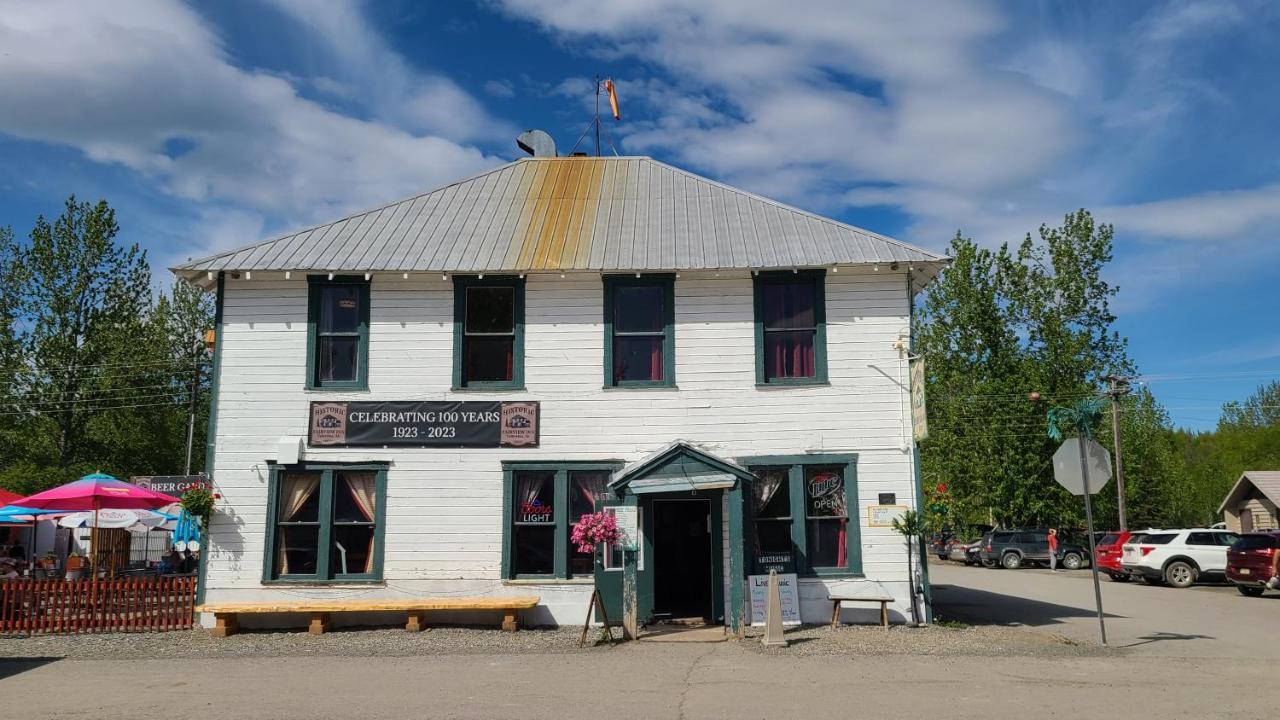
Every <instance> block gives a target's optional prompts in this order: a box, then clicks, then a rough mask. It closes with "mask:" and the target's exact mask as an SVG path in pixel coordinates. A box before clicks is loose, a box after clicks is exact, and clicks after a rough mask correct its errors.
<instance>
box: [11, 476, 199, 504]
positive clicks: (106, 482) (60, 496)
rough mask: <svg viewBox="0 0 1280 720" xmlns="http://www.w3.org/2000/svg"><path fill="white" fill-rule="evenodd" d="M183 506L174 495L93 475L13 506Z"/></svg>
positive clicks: (17, 502)
mask: <svg viewBox="0 0 1280 720" xmlns="http://www.w3.org/2000/svg"><path fill="white" fill-rule="evenodd" d="M176 502H182V501H181V500H180V499H178V498H176V497H173V496H172V495H165V494H164V493H159V492H156V491H154V490H148V489H146V488H141V487H138V486H137V485H130V484H129V483H127V482H121V481H120V480H117V479H115V478H113V477H111V476H110V475H106V474H103V473H93V474H92V475H85V476H84V477H82V478H80V479H79V480H75V481H73V482H69V483H67V484H66V485H59V486H58V487H56V488H53V489H52V490H45V491H44V492H38V493H36V494H35V495H32V496H31V497H25V498H21V499H19V500H16V501H14V502H12V503H10V504H11V505H21V506H22V507H29V508H38V509H41V510H65V511H67V512H75V511H77V510H101V509H103V508H116V509H122V510H155V509H156V508H161V507H164V506H165V505H172V504H173V503H176Z"/></svg>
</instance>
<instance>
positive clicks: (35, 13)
mask: <svg viewBox="0 0 1280 720" xmlns="http://www.w3.org/2000/svg"><path fill="white" fill-rule="evenodd" d="M1277 36H1280V5H1277V4H1275V3H1272V2H1268V1H1267V0H1198V1H1197V0H1192V1H1182V2H1168V3H1114V2H1093V3H1090V2H1072V3H1049V2H1044V3H1035V2H1009V3H989V2H955V1H952V0H938V1H937V2H913V3H898V2H866V3H863V2H857V3H855V2H847V1H844V0H823V1H817V0H815V1H813V2H802V1H796V2H788V3H777V2H770V1H766V0H703V1H701V2H682V1H680V0H631V1H630V2H613V3H602V2H591V1H589V0H491V1H488V2H476V3H472V2H464V1H462V0H458V1H453V2H443V1H442V2H436V3H432V4H430V5H428V4H426V3H418V2H407V1H406V2H372V1H370V2H358V1H356V0H325V1H324V2H320V1H315V2H312V1H309V0H227V1H224V2H219V3H201V4H198V5H197V4H184V3H181V2H177V1H176V0H130V1H128V2H123V3H81V2H61V1H59V0H47V1H43V2H39V3H31V2H21V1H19V0H0V87H3V88H4V98H3V102H0V160H2V161H0V224H7V225H12V226H13V227H14V229H15V231H16V232H17V233H19V234H23V233H25V232H26V231H27V230H28V229H29V228H30V225H31V221H32V219H33V218H34V217H35V216H36V215H37V214H40V213H45V214H55V213H57V212H58V210H59V208H60V205H61V202H62V200H63V198H65V196H66V195H67V194H69V193H72V192H74V193H76V194H77V195H79V196H81V197H83V198H92V199H96V198H99V197H102V198H106V199H108V200H109V201H110V202H111V203H112V204H113V205H114V206H115V207H116V208H117V209H118V211H119V217H120V220H121V224H122V225H123V228H124V235H125V238H126V239H127V240H130V241H137V242H139V243H141V244H142V245H144V246H145V247H146V248H148V250H149V252H150V254H151V257H152V260H153V263H154V264H156V265H157V266H161V265H167V264H171V263H173V262H175V261H179V260H182V259H184V258H186V257H192V256H199V255H202V254H206V253H208V252H211V251H214V250H220V249H225V248H229V247H234V246H237V245H241V244H246V243H249V242H252V241H254V240H257V239H260V238H261V237H264V236H266V235H269V234H271V233H274V232H277V231H280V230H284V229H287V228H289V227H294V226H298V225H302V224H305V223H311V222H316V221H321V220H325V219H330V218H332V217H334V216H336V215H339V214H341V213H344V212H345V211H348V210H352V209H357V208H360V207H366V206H372V205H376V204H381V203H384V202H386V201H389V200H392V199H395V198H398V197H402V196H405V195H408V194H411V193H413V192H417V191H420V190H423V189H426V188H429V187H432V186H434V185H437V184H440V183H443V182H447V181H449V180H452V179H456V178H458V177H461V176H464V175H467V174H470V173H473V172H476V171H479V170H483V169H485V168H487V167H491V166H494V165H496V164H498V163H501V162H504V161H507V160H510V159H513V158H515V157H517V156H518V155H519V154H520V153H519V151H518V150H517V149H516V148H515V146H514V143H513V140H512V138H513V137H514V135H515V133H516V132H518V131H519V130H520V129H523V128H526V127H540V128H544V129H546V130H548V131H550V132H551V133H552V134H553V135H554V136H555V137H556V140H557V141H558V142H559V144H560V146H561V148H562V150H567V149H568V147H569V146H571V145H572V144H573V142H574V140H575V139H576V138H577V137H578V136H579V134H580V133H581V132H582V130H583V129H584V127H585V125H586V122H587V120H588V119H589V106H590V103H591V101H592V100H591V87H592V85H591V80H590V78H591V77H592V76H593V75H594V74H596V73H599V74H602V75H608V76H612V77H613V78H615V79H616V80H617V81H618V86H619V94H620V97H621V102H622V109H623V114H624V119H623V122H621V123H618V124H617V125H613V124H612V123H611V124H610V127H611V129H612V132H613V135H614V141H615V144H616V145H617V147H618V150H619V151H620V152H621V153H623V154H646V155H653V156H655V157H658V158H660V159H662V160H665V161H667V162H671V163H673V164H676V165H680V166H683V167H686V168H689V169H691V170H693V171H696V172H700V173H703V174H706V175H709V176H711V177H715V178H717V179H721V180H724V181H726V182H729V183H732V184H735V185H739V186H742V187H746V188H748V189H751V190H754V191H757V192H760V193H763V194H766V195H770V196H773V197H776V198H778V199H780V200H784V201H787V202H790V203H793V204H796V205H799V206H801V207H805V208H808V209H812V210H814V211H817V212H821V213H824V214H827V215H830V216H832V217H836V218H839V219H842V220H845V221H847V222H851V223H853V224H856V225H860V226H863V227H867V228H869V229H872V230H876V231H879V232H883V233H886V234H890V235H894V236H897V237H900V238H902V239H904V240H907V241H910V242H913V243H916V244H919V245H923V246H926V247H931V248H941V247H943V246H945V244H946V243H947V241H948V240H949V239H950V237H951V236H952V235H953V234H954V233H955V231H956V230H957V229H959V230H962V231H963V232H964V233H965V234H966V235H968V236H971V237H973V238H975V239H976V240H978V241H979V242H981V243H983V244H985V245H990V246H995V245H998V244H999V243H1001V242H1004V241H1014V242H1016V241H1017V240H1018V239H1020V238H1021V236H1022V235H1023V234H1025V233H1026V232H1029V231H1034V230H1035V228H1037V227H1038V226H1039V224H1040V223H1042V222H1048V223H1054V222H1057V221H1058V220H1060V219H1061V216H1062V215H1063V214H1064V213H1066V212H1068V211H1070V210H1073V209H1075V208H1078V207H1087V208H1089V209H1091V210H1093V211H1094V213H1095V214H1096V215H1097V216H1098V217H1099V218H1100V219H1101V220H1103V221H1106V222H1111V223H1114V224H1115V226H1116V236H1117V242H1116V246H1117V247H1116V260H1115V262H1114V263H1113V265H1112V267H1111V269H1110V273H1109V277H1110V279H1111V281H1112V282H1114V283H1115V284H1117V285H1118V286H1119V287H1120V289H1121V290H1120V296H1119V298H1118V300H1117V302H1116V304H1115V309H1116V311H1117V314H1118V315H1119V318H1120V319H1119V323H1118V327H1119V330H1120V331H1121V332H1122V333H1123V334H1125V335H1126V336H1128V337H1129V339H1130V342H1131V348H1132V354H1133V356H1134V357H1135V359H1136V361H1137V362H1138V365H1139V368H1140V370H1141V372H1142V373H1143V375H1144V379H1145V381H1146V382H1148V383H1149V384H1150V386H1151V387H1152V388H1153V389H1154V390H1155V391H1156V393H1157V396H1158V397H1159V398H1160V399H1161V401H1162V402H1164V403H1165V405H1166V406H1167V407H1168V408H1169V410H1170V413H1171V415H1172V416H1173V418H1174V420H1175V422H1177V423H1178V424H1180V425H1184V426H1188V427H1194V428H1209V427H1211V426H1212V425H1213V424H1214V422H1215V421H1216V419H1217V416H1218V407H1219V406H1220V405H1221V403H1223V402H1225V401H1227V400H1231V399H1239V398H1243V397H1244V396H1246V395H1248V394H1249V392H1251V391H1252V389H1253V388H1255V387H1256V386H1257V385H1259V384H1261V383H1263V382H1266V381H1268V380H1271V379H1275V378H1276V377H1280V321H1278V320H1277V319H1276V318H1277V314H1276V309H1277V308H1280V282H1277V281H1280V270H1278V267H1280V266H1278V264H1277V263H1278V261H1280V240H1278V239H1277V238H1276V230H1275V228H1276V227H1277V226H1280V222H1278V221H1280V141H1278V140H1277V137H1276V131H1275V128H1277V127H1280V96H1277V95H1276V93H1275V92H1274V86H1275V78H1274V72H1275V71H1274V69H1275V68H1277V67H1280V43H1277V42H1275V40H1274V38H1276V37H1277ZM588 142H589V140H584V143H588ZM587 149H590V148H589V147H587Z"/></svg>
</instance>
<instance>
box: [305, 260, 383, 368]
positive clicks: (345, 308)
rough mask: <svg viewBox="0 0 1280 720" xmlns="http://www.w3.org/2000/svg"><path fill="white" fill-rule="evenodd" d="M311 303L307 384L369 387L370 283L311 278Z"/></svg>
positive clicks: (336, 278) (308, 323) (308, 329)
mask: <svg viewBox="0 0 1280 720" xmlns="http://www.w3.org/2000/svg"><path fill="white" fill-rule="evenodd" d="M308 292H309V298H308V299H309V302H308V306H307V345H308V353H307V387H309V388H324V389H326V390H329V389H333V390H344V389H345V390H364V389H366V388H368V386H369V283H368V281H366V280H364V279H363V278H360V277H335V278H333V279H332V280H330V279H328V278H327V277H314V276H313V277H311V278H309V285H308Z"/></svg>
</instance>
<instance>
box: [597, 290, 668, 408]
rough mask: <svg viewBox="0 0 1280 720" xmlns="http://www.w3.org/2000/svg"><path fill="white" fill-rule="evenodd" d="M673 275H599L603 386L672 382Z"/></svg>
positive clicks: (659, 385)
mask: <svg viewBox="0 0 1280 720" xmlns="http://www.w3.org/2000/svg"><path fill="white" fill-rule="evenodd" d="M674 288H675V280H674V278H673V277H672V276H670V275H644V276H641V277H638V278H637V277H634V276H625V277H624V276H618V275H607V276H605V278H604V329H605V330H604V331H605V338H604V349H605V385H606V387H674V386H675V329H674V328H675V307H674V306H675V302H674V295H675V290H674Z"/></svg>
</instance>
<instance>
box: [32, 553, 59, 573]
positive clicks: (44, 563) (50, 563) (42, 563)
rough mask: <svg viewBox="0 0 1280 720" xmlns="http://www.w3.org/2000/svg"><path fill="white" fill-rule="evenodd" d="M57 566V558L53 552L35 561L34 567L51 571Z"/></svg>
mask: <svg viewBox="0 0 1280 720" xmlns="http://www.w3.org/2000/svg"><path fill="white" fill-rule="evenodd" d="M57 565H58V556H57V555H54V554H53V552H47V553H45V554H44V555H41V556H40V557H39V558H38V559H37V560H36V567H38V568H40V569H41V570H52V569H53V568H54V567H56V566H57Z"/></svg>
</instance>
